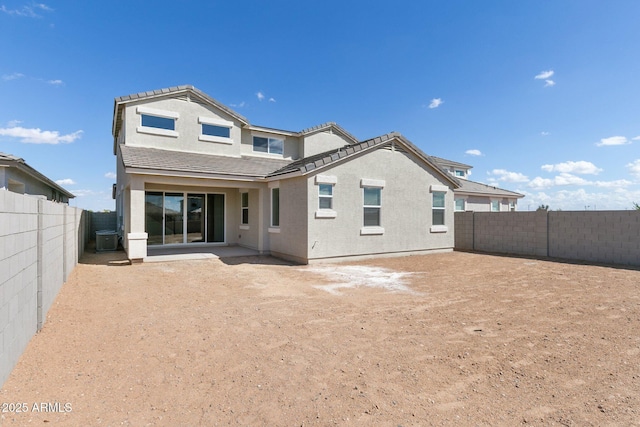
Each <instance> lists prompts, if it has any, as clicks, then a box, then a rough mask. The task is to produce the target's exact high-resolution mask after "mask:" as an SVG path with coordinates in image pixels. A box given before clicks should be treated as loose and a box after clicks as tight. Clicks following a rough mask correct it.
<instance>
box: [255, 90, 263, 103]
mask: <svg viewBox="0 0 640 427" xmlns="http://www.w3.org/2000/svg"><path fill="white" fill-rule="evenodd" d="M256 96H257V97H258V101H262V100H264V93H262V92H261V91H258V92H257V93H256Z"/></svg>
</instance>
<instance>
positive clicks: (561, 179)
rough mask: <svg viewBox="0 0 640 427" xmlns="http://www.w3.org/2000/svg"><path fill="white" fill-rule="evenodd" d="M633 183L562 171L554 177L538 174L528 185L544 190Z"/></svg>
mask: <svg viewBox="0 0 640 427" xmlns="http://www.w3.org/2000/svg"><path fill="white" fill-rule="evenodd" d="M631 184H633V183H632V182H631V181H628V180H626V179H618V180H615V181H588V180H586V179H584V178H581V177H579V176H575V175H572V174H570V173H561V174H560V175H558V176H556V177H553V178H542V177H539V176H537V177H535V178H534V179H532V180H531V182H529V184H528V187H529V188H533V189H534V190H544V189H547V188H551V187H556V186H559V187H562V186H568V185H585V186H594V187H598V188H624V187H628V186H629V185H631Z"/></svg>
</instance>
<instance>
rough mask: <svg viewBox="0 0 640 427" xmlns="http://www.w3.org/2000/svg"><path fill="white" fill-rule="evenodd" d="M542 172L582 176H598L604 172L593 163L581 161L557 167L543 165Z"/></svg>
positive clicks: (559, 164) (569, 162) (561, 164)
mask: <svg viewBox="0 0 640 427" xmlns="http://www.w3.org/2000/svg"><path fill="white" fill-rule="evenodd" d="M542 170H545V171H547V172H564V173H577V174H582V175H597V174H599V173H600V172H602V169H600V168H599V167H597V166H596V165H594V164H593V163H591V162H585V161H584V160H580V161H577V162H572V161H568V162H564V163H558V164H556V165H542Z"/></svg>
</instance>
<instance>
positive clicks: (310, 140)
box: [301, 130, 353, 157]
mask: <svg viewBox="0 0 640 427" xmlns="http://www.w3.org/2000/svg"><path fill="white" fill-rule="evenodd" d="M302 144H303V146H302V147H303V152H302V153H301V156H302V157H309V156H313V155H315V154H319V153H324V152H325V151H329V150H337V149H338V148H341V147H344V146H345V145H348V144H353V141H351V140H350V139H348V138H346V137H344V136H342V135H339V134H336V133H334V132H331V131H328V130H326V131H322V132H317V133H313V134H310V135H307V136H305V137H304V139H303V141H302Z"/></svg>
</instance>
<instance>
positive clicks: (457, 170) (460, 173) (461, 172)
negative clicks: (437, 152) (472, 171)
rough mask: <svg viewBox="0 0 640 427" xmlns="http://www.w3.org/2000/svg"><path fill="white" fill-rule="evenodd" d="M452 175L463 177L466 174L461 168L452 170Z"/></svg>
mask: <svg viewBox="0 0 640 427" xmlns="http://www.w3.org/2000/svg"><path fill="white" fill-rule="evenodd" d="M454 175H455V176H457V177H458V178H465V177H466V176H467V173H466V172H465V171H464V170H462V169H456V170H455V171H454Z"/></svg>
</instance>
